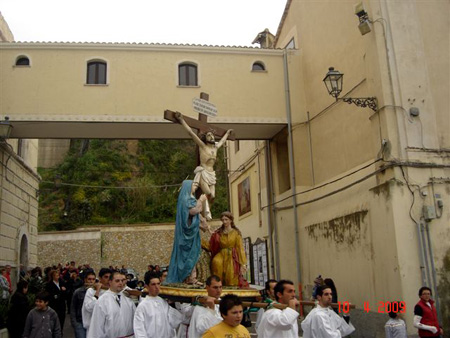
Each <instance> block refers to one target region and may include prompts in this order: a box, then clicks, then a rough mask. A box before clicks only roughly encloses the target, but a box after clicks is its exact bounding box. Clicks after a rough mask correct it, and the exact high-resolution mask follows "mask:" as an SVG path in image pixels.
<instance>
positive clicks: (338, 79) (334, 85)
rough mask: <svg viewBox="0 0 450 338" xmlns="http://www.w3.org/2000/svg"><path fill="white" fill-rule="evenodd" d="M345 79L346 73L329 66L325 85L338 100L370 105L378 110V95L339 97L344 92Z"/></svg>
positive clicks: (324, 80)
mask: <svg viewBox="0 0 450 338" xmlns="http://www.w3.org/2000/svg"><path fill="white" fill-rule="evenodd" d="M343 79H344V74H342V73H340V72H339V71H338V70H335V69H334V67H330V68H328V73H327V75H326V76H325V78H324V79H323V82H324V83H325V87H327V91H328V94H330V95H331V96H333V97H334V98H335V99H336V101H339V100H342V101H344V102H347V103H348V104H352V103H353V104H355V105H357V106H358V107H363V108H365V107H368V108H370V109H372V110H374V111H377V110H378V102H377V99H376V97H355V98H351V97H343V98H339V94H340V93H341V92H342V82H343Z"/></svg>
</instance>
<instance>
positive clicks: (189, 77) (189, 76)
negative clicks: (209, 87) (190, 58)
mask: <svg viewBox="0 0 450 338" xmlns="http://www.w3.org/2000/svg"><path fill="white" fill-rule="evenodd" d="M178 85H180V86H198V80H197V66H196V65H194V64H192V63H182V64H180V65H178Z"/></svg>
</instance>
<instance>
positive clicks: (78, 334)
mask: <svg viewBox="0 0 450 338" xmlns="http://www.w3.org/2000/svg"><path fill="white" fill-rule="evenodd" d="M95 277H96V276H95V273H94V272H93V271H89V272H87V273H86V275H85V277H84V285H82V286H81V287H79V288H78V289H76V290H75V291H74V293H73V296H72V303H71V305H70V307H71V309H70V323H71V324H72V327H73V331H74V332H75V338H86V329H85V328H84V327H83V317H82V315H81V309H82V308H83V301H84V296H85V295H86V291H87V289H88V288H90V287H93V286H94V283H95Z"/></svg>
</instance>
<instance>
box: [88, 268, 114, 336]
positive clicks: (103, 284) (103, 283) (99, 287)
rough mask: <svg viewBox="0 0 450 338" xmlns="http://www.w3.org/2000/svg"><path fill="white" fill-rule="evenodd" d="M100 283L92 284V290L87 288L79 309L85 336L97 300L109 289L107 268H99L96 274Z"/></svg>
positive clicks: (109, 274) (109, 273)
mask: <svg viewBox="0 0 450 338" xmlns="http://www.w3.org/2000/svg"><path fill="white" fill-rule="evenodd" d="M98 276H99V277H100V281H99V282H98V283H95V284H94V287H93V288H89V289H88V290H87V291H86V295H85V296H84V301H83V307H82V308H81V317H82V319H83V327H84V328H85V329H86V336H87V334H88V332H89V326H90V324H91V318H92V312H94V306H95V304H96V303H97V300H98V299H99V298H100V297H101V296H102V295H103V294H104V293H105V291H106V290H107V289H108V288H109V278H110V277H111V270H110V269H108V268H101V269H100V272H99V274H98Z"/></svg>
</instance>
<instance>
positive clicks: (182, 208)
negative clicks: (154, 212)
mask: <svg viewBox="0 0 450 338" xmlns="http://www.w3.org/2000/svg"><path fill="white" fill-rule="evenodd" d="M197 188H198V184H197V183H194V182H193V181H192V180H186V181H183V184H182V186H181V190H180V194H179V195H178V202H177V214H176V219H175V238H174V242H173V248H172V256H171V257H170V264H169V273H168V275H167V279H166V281H165V282H166V283H182V282H183V281H184V280H185V279H186V278H187V277H189V276H190V275H191V272H192V271H193V269H194V268H195V264H196V263H197V261H198V258H199V256H200V252H201V239H200V231H199V230H200V229H199V227H200V221H201V219H200V218H201V215H200V212H201V211H202V203H203V202H204V200H206V196H205V195H201V196H200V198H199V199H198V200H196V199H195V197H194V193H195V191H196V190H197Z"/></svg>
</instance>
